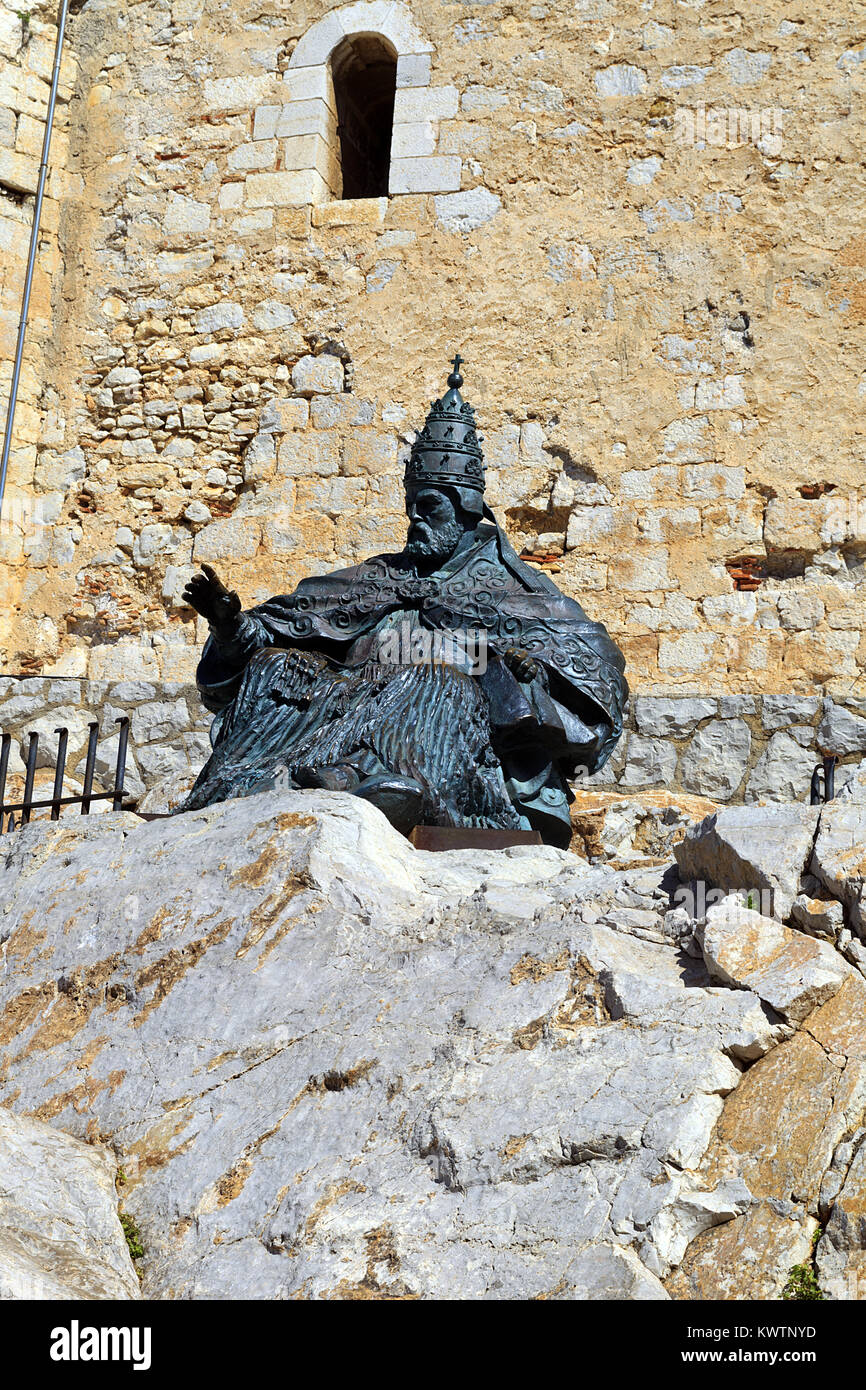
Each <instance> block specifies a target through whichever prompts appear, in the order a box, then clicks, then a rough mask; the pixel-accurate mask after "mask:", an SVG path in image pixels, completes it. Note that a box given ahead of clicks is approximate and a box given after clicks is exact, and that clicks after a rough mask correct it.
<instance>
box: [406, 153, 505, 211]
mask: <svg viewBox="0 0 866 1390" xmlns="http://www.w3.org/2000/svg"><path fill="white" fill-rule="evenodd" d="M461 175H462V164H461V161H460V160H459V159H458V158H457V156H456V155H434V156H431V157H429V158H426V159H392V160H391V174H390V178H389V191H390V193H391V194H398V193H449V192H451V191H452V190H454V189H458V188H459V187H460V180H461ZM497 201H498V199H497Z"/></svg>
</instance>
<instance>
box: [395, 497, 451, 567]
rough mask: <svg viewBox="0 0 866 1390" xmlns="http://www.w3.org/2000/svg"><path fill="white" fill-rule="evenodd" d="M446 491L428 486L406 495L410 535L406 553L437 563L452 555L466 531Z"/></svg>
mask: <svg viewBox="0 0 866 1390" xmlns="http://www.w3.org/2000/svg"><path fill="white" fill-rule="evenodd" d="M460 512H461V515H458V508H457V506H456V505H455V503H454V502H453V501H452V500H451V498H450V497H449V496H448V494H447V493H445V492H440V491H439V489H438V488H432V487H425V488H422V489H421V490H420V492H410V493H407V496H406V515H407V516H408V518H409V534H408V536H407V539H406V552H407V554H409V555H417V556H422V557H424V558H429V559H434V560H447V559H448V557H449V556H450V555H453V553H454V551H455V550H456V548H457V544H458V542H459V541H460V539H461V537H462V535H463V533H464V531H465V530H466V525H465V520H464V519H463V517H462V508H461V509H460Z"/></svg>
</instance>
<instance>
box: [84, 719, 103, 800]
mask: <svg viewBox="0 0 866 1390" xmlns="http://www.w3.org/2000/svg"><path fill="white" fill-rule="evenodd" d="M88 727H89V729H90V738H89V739H88V742H87V762H86V763H85V766H84V786H83V788H82V790H81V814H82V815H83V816H89V815H90V803H91V801H95V800H96V799H97V798H96V797H95V796H91V790H92V788H93V771H94V768H95V767H96V740H97V738H98V736H99V725H98V724H90V725H88Z"/></svg>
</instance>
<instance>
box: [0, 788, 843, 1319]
mask: <svg viewBox="0 0 866 1390" xmlns="http://www.w3.org/2000/svg"><path fill="white" fill-rule="evenodd" d="M617 814H618V813H617ZM659 814H660V815H663V814H664V813H663V812H660V813H659ZM677 814H678V815H679V814H680V813H679V812H678V813H677ZM669 824H670V815H668V819H667V821H665V822H664V825H665V826H668V825H669ZM611 825H613V822H611ZM614 829H615V836H614V839H615V841H616V844H617V845H618V844H619V842H620V841H619V839H618V838H617V837H621V829H622V827H621V826H620V824H619V822H618V821H617V823H616V826H615V827H614ZM586 833H587V834H588V833H589V831H588V830H587V831H586ZM593 833H595V832H594V831H593ZM680 833H682V831H680ZM666 834H667V831H664V828H663V833H662V832H660V834H659V836H657V837H656V838H655V839H653V837H651V836H650V837H649V839H647V837H646V836H645V837H644V841H643V842H642V845H643V847H644V848H646V847H647V846H649V845H650V844H651V846H652V848H654V849H655V848H658V847H659V846H661V845H663V844H664V845H667V841H666V840H665V835H666ZM666 853H669V850H668V849H666ZM674 853H675V855H676V860H677V864H674V862H673V858H672V857H668V858H666V859H665V858H659V857H655V858H653V857H651V855H648V856H646V862H638V863H633V864H631V865H630V866H625V867H623V866H622V863H621V862H620V859H619V858H614V859H613V860H612V861H611V862H608V863H604V862H598V861H599V856H595V857H596V860H597V862H595V863H593V864H590V863H588V862H587V861H586V860H585V859H581V858H579V857H578V856H577V855H576V854H574V853H566V852H562V851H558V850H554V849H550V848H527V847H521V848H519V849H512V850H508V851H504V852H499V853H493V854H491V853H488V854H483V853H480V852H477V851H468V850H466V851H458V852H451V853H444V854H426V853H423V852H420V851H417V850H414V849H413V848H412V847H411V846H410V845H409V844H408V842H407V841H405V840H404V839H402V838H401V837H400V836H399V835H397V834H396V833H395V832H394V831H393V830H392V829H391V828H390V826H389V825H388V824H387V823H386V821H385V820H384V819H383V817H382V816H381V815H380V814H379V812H377V811H376V810H374V809H373V808H372V807H369V806H367V805H366V804H365V803H363V802H361V801H358V800H356V799H354V798H352V797H348V796H342V795H338V794H327V793H290V794H286V793H272V794H267V795H263V796H256V797H251V798H249V799H247V800H243V801H235V802H230V803H227V804H225V805H223V806H219V807H215V808H211V809H208V810H206V811H199V812H193V813H188V814H186V815H182V816H179V817H176V818H174V819H172V820H163V821H155V822H151V823H143V822H142V821H140V820H139V819H138V818H137V817H135V816H133V815H130V814H127V813H118V814H115V813H110V814H106V815H104V816H101V817H99V818H98V819H97V820H93V821H89V822H88V821H86V820H81V819H65V820H62V821H60V822H58V823H56V824H53V825H52V824H45V823H42V824H33V825H31V826H28V827H26V828H24V829H22V830H20V831H18V832H16V833H15V834H13V835H11V836H9V837H7V838H4V839H3V840H2V841H0V902H2V904H3V911H2V913H0V942H2V950H3V956H4V967H5V968H4V970H3V973H2V977H0V1043H2V1058H3V1060H2V1066H0V1102H2V1106H3V1107H4V1108H3V1109H2V1110H0V1119H2V1123H3V1126H4V1129H5V1130H8V1131H9V1136H10V1142H9V1144H8V1145H6V1156H5V1158H4V1161H3V1164H2V1166H0V1188H2V1195H3V1198H4V1200H5V1204H6V1205H5V1225H6V1234H5V1236H4V1237H3V1238H2V1239H0V1290H8V1293H7V1296H12V1297H15V1296H17V1297H22V1296H24V1297H26V1296H33V1295H32V1293H31V1294H30V1295H28V1292H27V1290H28V1289H30V1290H31V1291H32V1290H33V1289H36V1288H41V1289H42V1290H43V1291H42V1292H41V1293H39V1294H38V1295H37V1296H49V1297H50V1296H54V1297H65V1296H69V1291H70V1290H72V1291H74V1292H76V1293H77V1294H78V1295H79V1296H83V1297H91V1298H100V1297H130V1296H134V1295H135V1293H136V1292H137V1290H136V1287H135V1283H136V1281H135V1280H134V1279H132V1278H131V1277H130V1267H129V1261H128V1257H126V1252H125V1251H124V1250H123V1249H122V1248H120V1249H119V1248H118V1233H119V1230H120V1228H119V1225H118V1223H117V1219H116V1216H115V1214H114V1213H115V1211H116V1207H117V1205H118V1204H119V1206H120V1207H121V1209H122V1210H123V1212H124V1213H125V1215H126V1218H127V1222H126V1224H127V1228H128V1229H129V1228H130V1223H131V1222H134V1223H135V1227H134V1228H135V1229H136V1230H137V1231H138V1232H140V1240H141V1244H142V1246H143V1252H144V1253H143V1256H142V1257H141V1258H140V1259H138V1260H137V1267H138V1273H139V1275H140V1278H141V1281H142V1282H141V1290H142V1293H143V1294H144V1296H145V1297H149V1298H197V1299H228V1298H237V1297H242V1298H258V1299H273V1298H336V1299H350V1298H426V1299H441V1298H464V1299H483V1298H520V1299H527V1298H554V1299H583V1298H589V1299H614V1298H617V1299H666V1298H676V1299H690V1298H760V1299H770V1298H777V1297H779V1296H780V1294H781V1292H782V1291H783V1289H784V1286H785V1284H786V1281H787V1279H788V1276H789V1274H790V1271H791V1269H792V1267H794V1266H802V1267H804V1268H803V1270H802V1271H801V1274H802V1275H803V1276H804V1277H805V1278H806V1279H807V1281H808V1282H811V1283H812V1284H813V1286H814V1281H815V1279H817V1281H818V1284H820V1287H821V1289H822V1290H823V1292H824V1294H825V1296H827V1297H830V1298H834V1299H849V1298H857V1297H858V1296H859V1297H863V1296H866V1254H864V1247H866V1235H864V1232H866V1142H864V1135H866V1129H864V1124H866V1120H864V1111H866V1046H864V1044H866V1007H864V1005H866V980H864V978H863V973H862V969H861V966H862V964H863V960H864V957H866V951H864V948H863V946H862V945H861V944H860V943H861V936H862V935H863V934H864V932H866V927H864V920H866V916H864V914H866V909H864V900H863V895H864V881H866V806H864V805H863V804H862V803H860V802H858V801H856V800H854V799H851V800H849V802H848V803H847V804H844V805H843V804H840V805H835V806H830V807H827V808H824V809H817V808H816V809H812V808H808V807H802V806H793V805H792V806H772V807H755V806H744V807H736V808H731V809H726V810H722V811H719V812H717V813H713V814H711V815H709V816H707V817H706V818H705V819H704V820H702V821H701V822H700V824H698V825H694V826H692V828H691V829H688V830H687V831H686V833H685V835H684V837H683V838H682V839H681V840H680V842H679V844H677V845H676V846H675V847H674ZM52 1146H53V1148H52ZM58 1146H59V1147H58ZM48 1153H54V1161H53V1163H52V1164H48V1163H47V1162H43V1157H42V1155H44V1154H48ZM115 1168H116V1170H117V1172H118V1174H119V1179H120V1180H119V1182H118V1187H117V1194H119V1195H117V1194H115V1193H114V1192H112V1190H111V1182H110V1174H111V1173H113V1172H114V1171H115ZM36 1169H38V1170H39V1171H40V1172H41V1174H42V1177H41V1180H40V1181H41V1189H40V1191H39V1192H38V1193H36V1194H35V1195H34V1193H33V1191H31V1189H32V1186H33V1184H32V1174H33V1172H34V1171H35V1170H36ZM107 1173H109V1178H107V1177H106V1174H107ZM52 1183H55V1184H56V1186H57V1200H56V1202H55V1201H53V1199H52ZM88 1183H90V1185H91V1188H92V1189H94V1190H95V1191H97V1196H96V1197H94V1198H93V1200H88V1199H87V1196H86V1193H87V1191H88V1188H87V1184H88ZM58 1222H61V1223H62V1229H60V1227H58ZM40 1242H41V1244H40ZM52 1242H53V1243H52ZM58 1243H59V1245H60V1246H62V1247H63V1248H64V1249H66V1250H67V1252H71V1253H70V1258H69V1260H68V1262H67V1266H66V1267H65V1268H66V1270H67V1274H66V1276H65V1277H64V1279H61V1280H59V1281H55V1285H54V1286H52V1284H51V1280H50V1278H49V1277H48V1275H46V1274H45V1270H44V1266H46V1265H48V1264H49V1263H50V1262H51V1261H52V1260H55V1261H56V1253H57V1248H58ZM24 1247H26V1259H27V1261H29V1264H28V1267H27V1270H26V1271H25V1274H24V1275H23V1276H22V1275H21V1273H20V1269H19V1273H18V1275H17V1276H16V1273H15V1261H16V1260H18V1261H19V1265H20V1263H21V1260H22V1259H23V1258H24V1256H22V1254H21V1251H22V1248H24ZM40 1261H41V1263H42V1266H43V1269H42V1271H41V1272H40ZM43 1276H44V1277H43ZM40 1279H41V1280H42V1283H41V1284H40V1282H39V1281H40Z"/></svg>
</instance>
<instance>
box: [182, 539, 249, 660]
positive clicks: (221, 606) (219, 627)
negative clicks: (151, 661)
mask: <svg viewBox="0 0 866 1390" xmlns="http://www.w3.org/2000/svg"><path fill="white" fill-rule="evenodd" d="M201 568H202V573H201V574H194V575H193V577H192V578H191V579H190V580H189V582H188V583H187V585H186V588H185V589H184V591H183V597H184V600H185V602H186V603H188V604H189V606H190V608H194V609H195V611H196V612H197V613H200V614H201V616H202V617H203V618H205V619H206V620H207V624H208V627H209V628H210V635H211V642H212V643H213V645H214V646H215V647H216V649H217V651H218V653H219V656H220V658H221V660H222V661H223V662H224V663H225V664H226V665H227V666H228V667H229V668H230V669H231V670H232V673H234V671H237V670H242V669H243V667H244V666H245V665H246V663H247V662H248V661H249V659H250V657H251V656H252V655H253V654H254V653H255V652H257V651H259V650H260V649H261V648H262V647H266V646H268V645H269V643H270V640H271V639H270V638H269V636H268V634H267V632H266V630H265V628H264V625H263V624H262V623H260V622H259V620H258V619H257V618H254V617H252V616H251V615H250V614H249V613H243V612H242V611H241V601H240V598H239V597H238V595H237V594H236V593H235V591H234V589H227V588H226V586H225V585H224V584H223V582H222V580H221V579H220V578H219V576H218V574H217V572H216V570H214V569H212V568H211V566H210V565H202V567H201Z"/></svg>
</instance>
